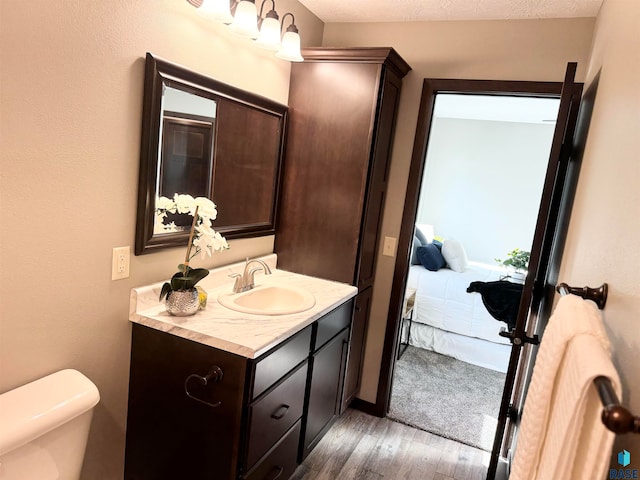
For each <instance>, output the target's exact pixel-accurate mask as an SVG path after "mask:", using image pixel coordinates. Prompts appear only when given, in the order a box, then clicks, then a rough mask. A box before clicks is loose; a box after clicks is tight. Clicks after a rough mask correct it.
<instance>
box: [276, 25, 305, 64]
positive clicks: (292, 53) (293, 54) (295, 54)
mask: <svg viewBox="0 0 640 480" xmlns="http://www.w3.org/2000/svg"><path fill="white" fill-rule="evenodd" d="M276 57H278V58H280V59H282V60H288V61H290V62H303V61H304V58H302V55H301V54H300V35H298V34H297V33H296V32H291V31H287V32H285V33H284V35H283V36H282V48H280V50H279V51H278V53H276Z"/></svg>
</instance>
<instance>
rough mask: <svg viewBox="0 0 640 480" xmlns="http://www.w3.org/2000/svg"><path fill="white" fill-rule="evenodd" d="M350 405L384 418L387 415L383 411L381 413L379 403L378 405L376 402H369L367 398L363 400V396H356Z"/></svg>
mask: <svg viewBox="0 0 640 480" xmlns="http://www.w3.org/2000/svg"><path fill="white" fill-rule="evenodd" d="M349 406H350V407H351V408H355V409H356V410H360V411H361V412H364V413H367V414H369V415H373V416H375V417H380V418H384V416H385V415H384V414H383V413H380V409H379V408H378V405H376V404H375V403H371V402H367V401H366V400H362V399H361V398H357V397H356V398H354V399H353V401H352V402H351V404H350V405H349Z"/></svg>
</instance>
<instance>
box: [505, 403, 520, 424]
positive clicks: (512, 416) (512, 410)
mask: <svg viewBox="0 0 640 480" xmlns="http://www.w3.org/2000/svg"><path fill="white" fill-rule="evenodd" d="M519 416H520V414H519V413H518V409H517V408H516V407H515V406H514V405H513V403H510V404H509V408H507V417H508V418H509V420H511V421H512V422H514V423H515V422H517V420H518V417H519Z"/></svg>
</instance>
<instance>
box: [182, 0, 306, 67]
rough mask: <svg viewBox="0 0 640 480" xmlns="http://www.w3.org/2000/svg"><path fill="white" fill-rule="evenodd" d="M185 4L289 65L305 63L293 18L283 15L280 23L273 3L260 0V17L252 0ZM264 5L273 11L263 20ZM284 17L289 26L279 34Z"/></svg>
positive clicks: (192, 0)
mask: <svg viewBox="0 0 640 480" xmlns="http://www.w3.org/2000/svg"><path fill="white" fill-rule="evenodd" d="M187 2H188V3H189V4H190V5H193V6H194V7H195V8H197V9H198V11H199V13H200V14H201V15H202V16H204V17H205V18H207V19H209V20H212V21H215V22H221V23H225V24H227V25H229V26H230V28H231V31H232V32H234V33H236V34H238V35H241V36H243V37H248V38H252V39H254V40H255V41H256V45H258V46H259V47H262V48H265V49H268V50H273V51H275V52H277V53H276V57H278V58H280V59H282V60H288V61H290V62H302V61H304V58H302V55H301V54H300V34H299V32H298V27H296V25H295V21H296V20H295V17H294V16H293V13H285V14H284V16H283V17H282V23H280V22H279V16H278V12H276V2H275V0H263V1H262V4H261V6H260V13H259V14H258V11H257V8H256V4H255V0H187ZM266 2H271V7H272V8H271V10H269V11H268V12H267V13H266V14H265V16H264V18H263V17H262V12H263V11H264V4H265V3H266ZM287 16H291V24H290V25H289V26H288V27H287V29H286V31H285V32H284V35H282V29H283V28H284V20H285V18H287ZM281 35H282V37H281Z"/></svg>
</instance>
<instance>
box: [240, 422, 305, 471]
mask: <svg viewBox="0 0 640 480" xmlns="http://www.w3.org/2000/svg"><path fill="white" fill-rule="evenodd" d="M300 422H301V421H298V422H297V423H296V424H295V425H294V426H293V427H292V428H291V430H289V431H288V432H287V434H286V435H285V436H284V437H282V438H281V439H280V441H279V442H278V443H277V444H276V445H275V446H274V447H273V449H272V450H271V451H270V452H269V453H268V454H267V455H266V456H265V457H264V458H263V459H262V460H261V461H260V463H258V464H257V465H256V466H255V467H254V468H253V469H252V470H251V471H250V472H248V473H247V475H245V476H243V477H242V478H243V480H275V479H276V478H277V479H279V480H286V479H287V478H289V477H290V476H291V475H292V474H293V472H294V471H295V470H296V467H297V466H298V461H297V456H298V441H299V440H300Z"/></svg>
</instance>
